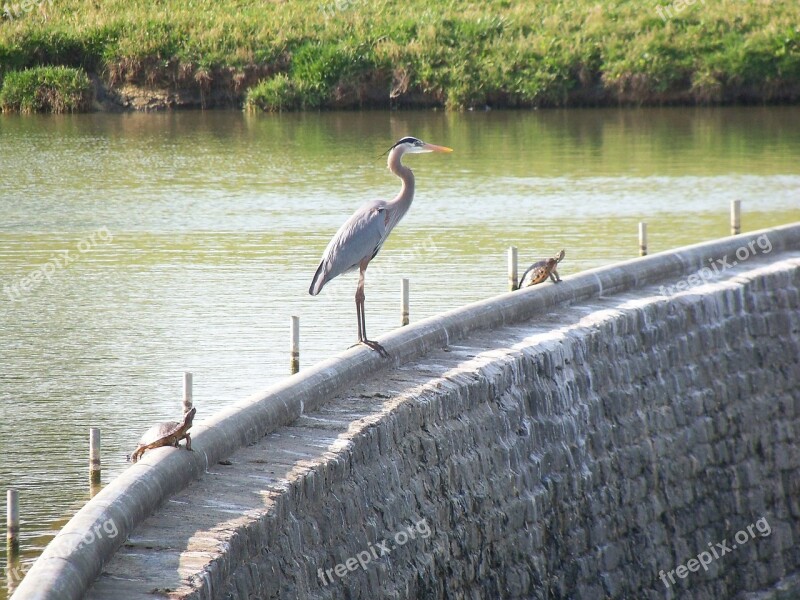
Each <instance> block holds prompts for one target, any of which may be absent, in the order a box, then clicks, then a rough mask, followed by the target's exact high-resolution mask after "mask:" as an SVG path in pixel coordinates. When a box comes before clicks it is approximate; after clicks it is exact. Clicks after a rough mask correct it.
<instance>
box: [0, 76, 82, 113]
mask: <svg viewBox="0 0 800 600" xmlns="http://www.w3.org/2000/svg"><path fill="white" fill-rule="evenodd" d="M91 100H92V94H91V82H90V81H89V78H88V77H87V76H86V73H84V72H83V71H82V70H81V69H73V68H70V67H33V68H30V69H25V70H23V71H10V72H9V73H7V74H6V76H5V77H4V79H3V85H2V87H0V109H2V110H3V111H4V112H5V111H18V112H23V113H33V112H53V113H63V112H77V111H85V110H88V109H89V107H90V106H91Z"/></svg>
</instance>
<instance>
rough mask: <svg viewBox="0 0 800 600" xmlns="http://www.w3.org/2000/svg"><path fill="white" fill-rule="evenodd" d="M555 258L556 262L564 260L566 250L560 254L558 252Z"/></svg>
mask: <svg viewBox="0 0 800 600" xmlns="http://www.w3.org/2000/svg"><path fill="white" fill-rule="evenodd" d="M553 259H555V261H556V263H560V262H561V261H562V260H564V251H563V250H562V251H561V252H559V253H558V254H556V255H555V256H554V257H553Z"/></svg>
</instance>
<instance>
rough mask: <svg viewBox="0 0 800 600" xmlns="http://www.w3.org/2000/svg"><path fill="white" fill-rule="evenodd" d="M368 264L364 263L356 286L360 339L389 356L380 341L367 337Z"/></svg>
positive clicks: (362, 342)
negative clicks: (366, 287)
mask: <svg viewBox="0 0 800 600" xmlns="http://www.w3.org/2000/svg"><path fill="white" fill-rule="evenodd" d="M366 268H367V265H365V264H364V265H362V266H361V270H360V271H359V274H358V287H357V288H356V315H357V316H358V341H359V343H361V344H364V345H366V346H369V347H370V348H372V349H373V350H375V351H376V352H378V354H380V355H381V356H382V357H384V358H389V353H388V352H387V351H386V349H385V348H384V347H383V346H381V345H380V344H379V343H378V342H376V341H373V340H370V339H367V317H366V312H365V310H364V299H365V296H364V271H365V270H366Z"/></svg>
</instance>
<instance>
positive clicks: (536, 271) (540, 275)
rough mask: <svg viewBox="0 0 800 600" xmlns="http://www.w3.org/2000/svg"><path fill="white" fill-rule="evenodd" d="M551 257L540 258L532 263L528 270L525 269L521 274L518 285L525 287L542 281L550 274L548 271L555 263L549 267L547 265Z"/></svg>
mask: <svg viewBox="0 0 800 600" xmlns="http://www.w3.org/2000/svg"><path fill="white" fill-rule="evenodd" d="M551 260H552V259H548V260H540V261H539V262H535V263H533V264H532V265H531V266H530V267H528V270H527V271H525V274H524V275H523V276H522V284H521V285H520V287H527V286H529V285H536V284H537V283H542V282H543V281H544V280H545V279H547V276H548V275H550V271H552V270H553V267H554V266H555V264H553V265H552V266H551V267H548V263H549V262H550V261H551Z"/></svg>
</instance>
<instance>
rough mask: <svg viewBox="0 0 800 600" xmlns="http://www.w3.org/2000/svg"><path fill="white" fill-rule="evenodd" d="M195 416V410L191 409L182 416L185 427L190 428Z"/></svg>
mask: <svg viewBox="0 0 800 600" xmlns="http://www.w3.org/2000/svg"><path fill="white" fill-rule="evenodd" d="M196 414H197V409H196V408H195V407H192V409H191V410H190V411H189V412H187V413H186V414H185V415H183V424H184V426H185V427H191V426H192V421H194V416H195V415H196Z"/></svg>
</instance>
